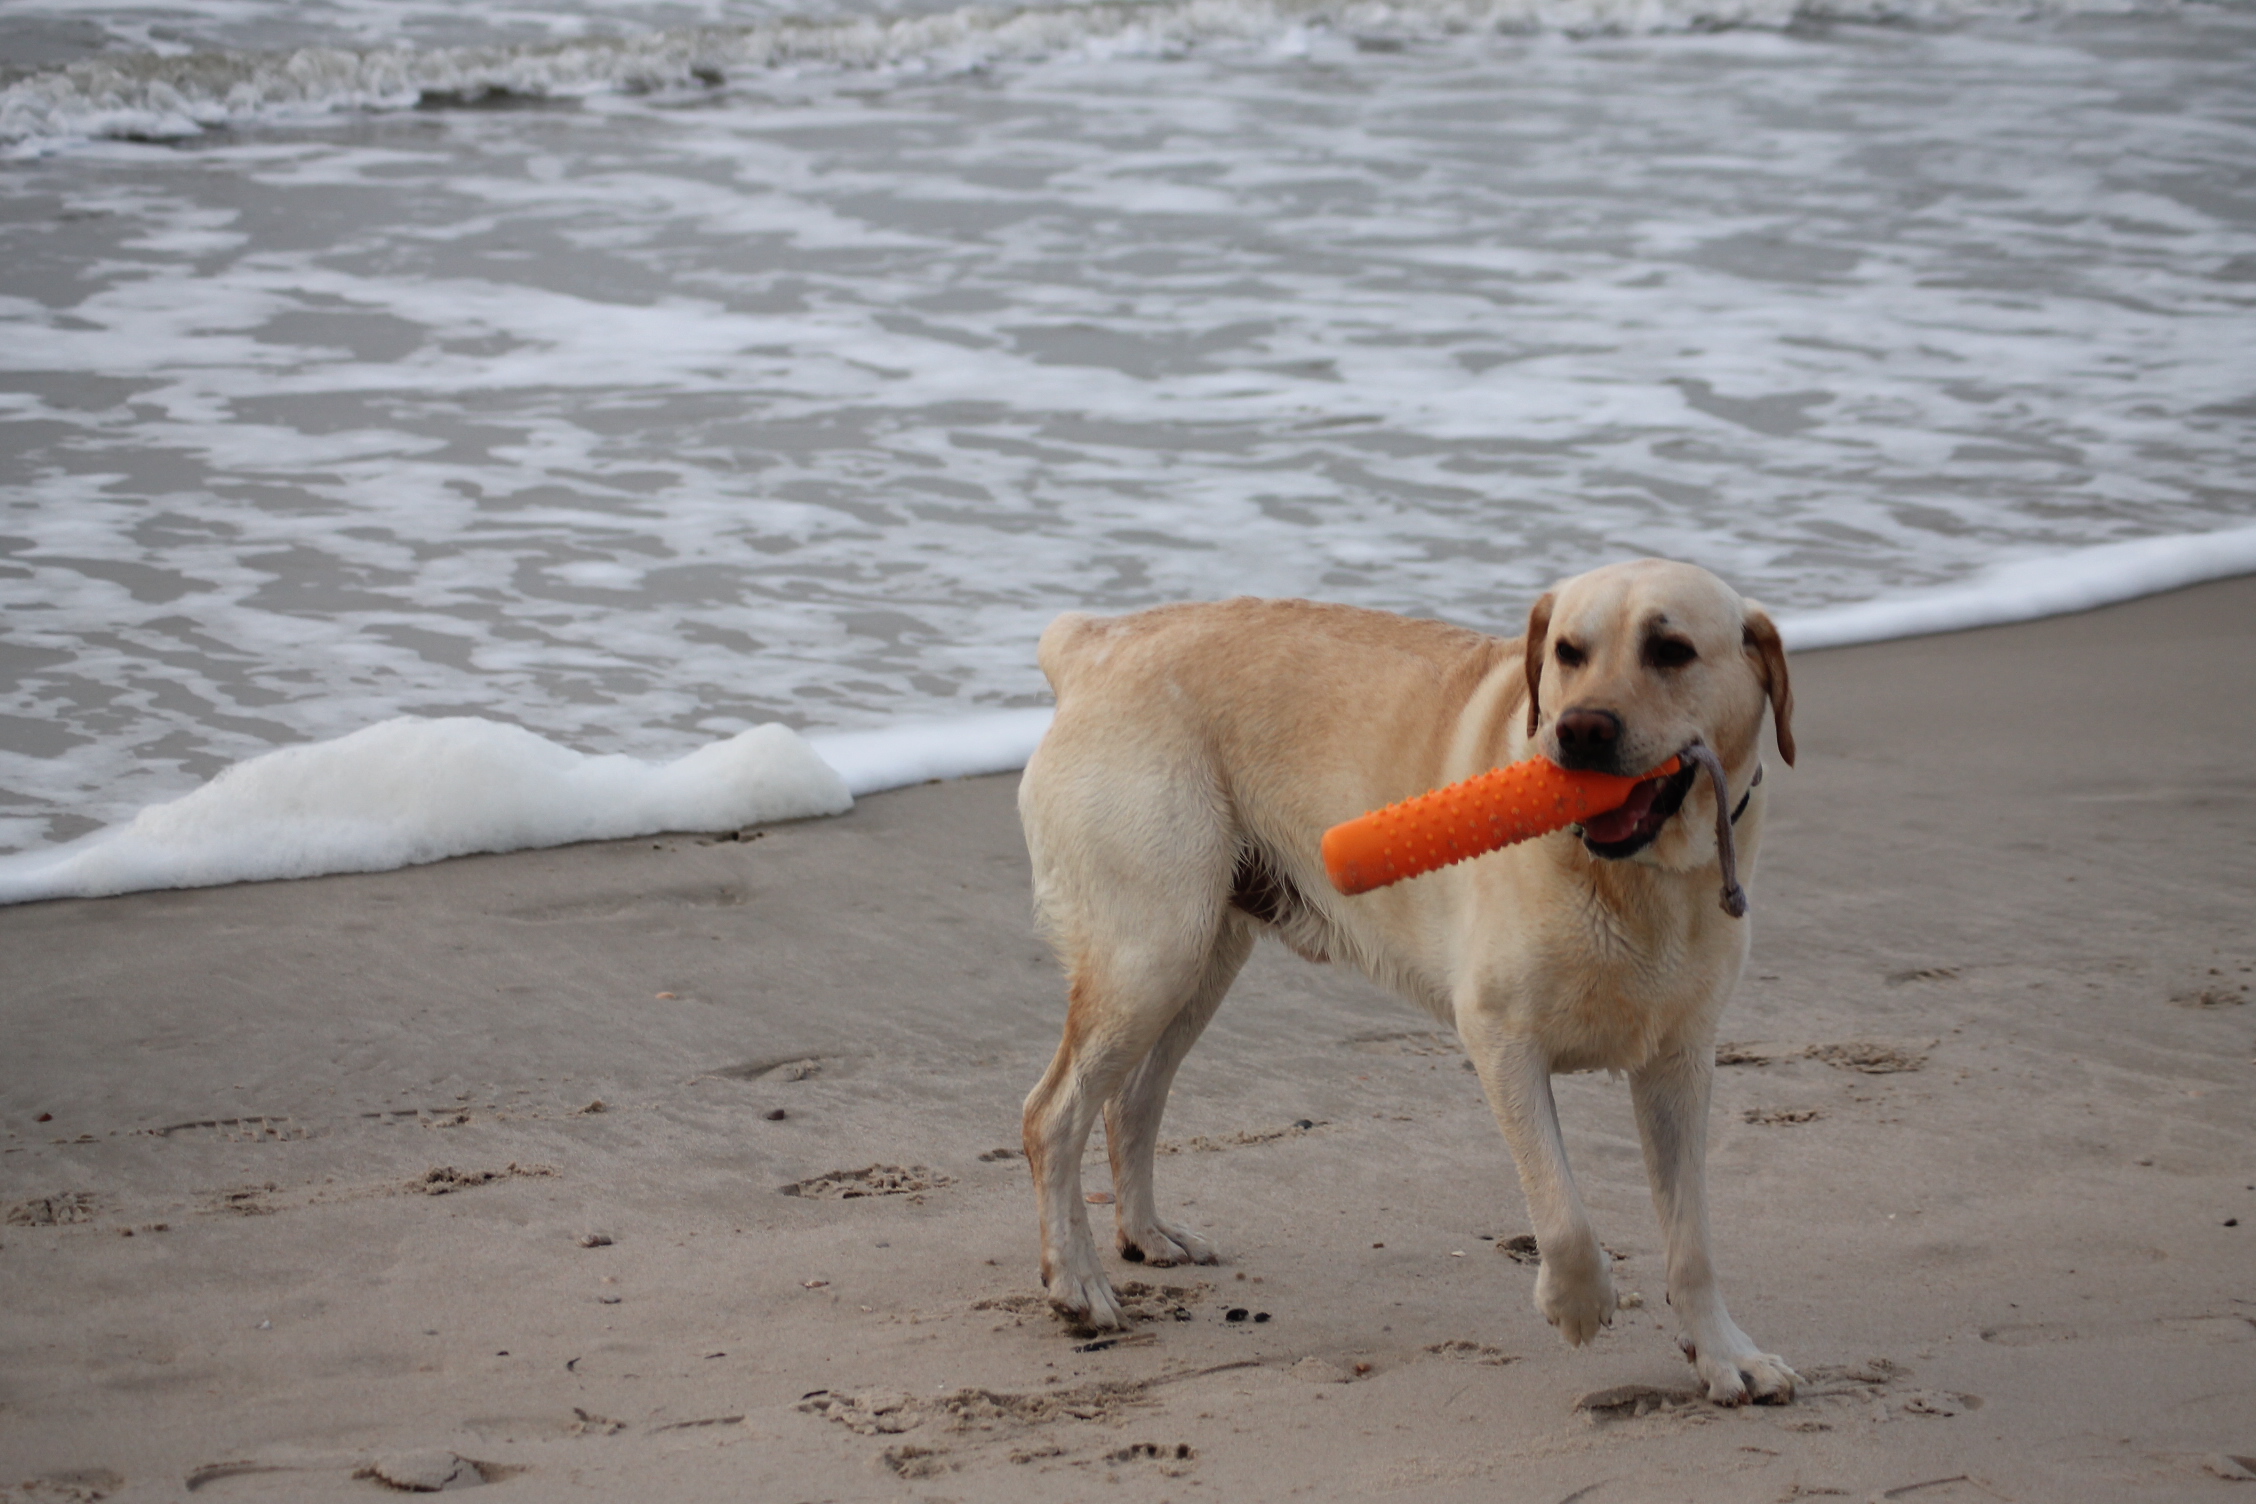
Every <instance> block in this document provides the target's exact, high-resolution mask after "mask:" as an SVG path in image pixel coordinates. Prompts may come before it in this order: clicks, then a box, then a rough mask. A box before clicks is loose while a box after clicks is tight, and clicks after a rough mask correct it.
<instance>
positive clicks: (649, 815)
mask: <svg viewBox="0 0 2256 1504" xmlns="http://www.w3.org/2000/svg"><path fill="white" fill-rule="evenodd" d="M853 802H854V799H853V795H852V794H851V793H849V792H848V790H847V787H846V784H845V782H844V780H842V779H841V778H840V777H839V776H838V774H837V772H836V771H834V770H833V769H832V768H831V766H830V764H829V763H827V762H825V761H823V759H822V758H821V757H819V756H817V755H816V754H815V751H814V749H813V748H812V747H810V746H808V745H807V743H806V741H805V740H804V739H803V738H801V737H800V736H799V735H798V733H796V732H794V731H792V730H791V728H789V727H788V726H780V725H768V726H756V727H754V728H753V729H752V730H750V731H746V732H742V733H740V734H739V735H736V736H732V737H730V738H729V739H728V740H726V741H722V742H715V743H713V744H711V745H710V746H706V747H701V748H699V749H698V750H697V751H695V752H692V753H690V754H689V755H688V756H687V757H683V758H680V759H678V760H676V761H674V762H670V763H648V762H644V761H642V760H640V759H639V758H633V757H625V756H616V755H614V756H609V757H590V756H587V755H586V754H584V753H579V752H574V751H572V750H571V749H570V748H568V747H560V746H558V745H557V744H556V743H554V742H552V741H549V740H547V739H546V738H544V737H541V736H538V735H536V734H535V733H533V732H530V731H527V730H525V729H524V728H523V727H520V726H511V725H506V724H504V723H502V722H499V721H488V720H481V719H478V718H476V717H471V716H456V717H449V718H446V719H444V720H421V719H418V718H416V717H413V716H401V717H398V718H396V719H393V720H388V721H382V722H379V723H378V724H376V725H374V726H370V727H367V728H366V729H364V730H361V731H356V732H354V733H353V734H352V735H350V736H344V737H339V738H337V739H336V740H334V741H326V742H313V743H309V744H307V745H304V746H296V747H283V748H281V749H279V750H277V751H273V752H269V753H266V754H265V755H264V756H261V757H254V758H251V759H250V760H249V761H247V762H241V763H237V764H236V765H235V766H234V767H232V768H229V769H227V770H226V771H225V772H223V773H221V774H220V775H219V776H218V777H217V778H214V779H213V780H212V781H211V782H210V783H207V784H205V785H204V786H203V787H202V788H200V789H197V790H196V791H195V792H194V793H192V794H189V795H187V796H185V797H184V798H180V799H175V800H173V801H171V802H170V803H167V804H156V805H151V806H150V807H148V808H147V809H144V810H142V811H141V813H140V814H138V815H136V816H134V818H133V819H132V820H130V821H128V822H127V823H125V824H123V825H118V826H112V827H111V828H110V829H108V830H101V831H96V832H95V833H94V834H92V835H89V836H85V837H82V838H81V839H79V840H76V841H72V842H69V843H68V844H66V845H63V846H58V847H54V848H52V849H50V850H45V851H37V852H28V853H25V854H23V855H19V856H12V857H6V858H0V903H25V902H29V901H31V900H34V899H41V898H95V897H102V896H106V895H108V894H113V893H132V892H139V891H142V890H146V889H150V888H201V887H210V886H213V885H215V884H218V883H236V882H258V881H265V880H269V879H273V878H286V877H316V876H320V875H322V874H325V873H334V872H383V871H388V870H390V869H392V868H395V867H409V866H414V865H416V864H418V863H421V862H435V861H438V860H440V859H442V858H445V857H450V856H467V855H470V854H471V853H473V852H486V851H518V850H523V849H525V848H527V847H534V846H561V845H565V844H568V843H570V842H573V841H600V840H613V839H617V838H620V837H624V836H638V835H649V834H652V833H654V832H657V831H666V830H733V829H736V828H737V827H740V826H744V825H752V824H757V823H761V822H764V821H771V820H788V819H797V818H801V817H804V816H808V815H835V814H838V813H840V812H841V811H843V810H846V809H848V808H850V807H852V805H853Z"/></svg>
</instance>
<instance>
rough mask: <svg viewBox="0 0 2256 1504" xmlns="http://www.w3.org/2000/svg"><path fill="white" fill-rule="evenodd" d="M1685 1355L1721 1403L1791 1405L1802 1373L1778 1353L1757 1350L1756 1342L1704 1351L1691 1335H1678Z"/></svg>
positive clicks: (1711, 1393) (1710, 1395) (1712, 1394)
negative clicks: (1790, 1365) (1722, 1349)
mask: <svg viewBox="0 0 2256 1504" xmlns="http://www.w3.org/2000/svg"><path fill="white" fill-rule="evenodd" d="M1676 1344H1677V1346H1679V1347H1681V1348H1683V1349H1684V1356H1685V1358H1686V1359H1687V1360H1689V1361H1690V1363H1691V1364H1692V1366H1693V1368H1694V1369H1696V1370H1697V1371H1698V1372H1699V1375H1700V1381H1701V1382H1702V1383H1704V1384H1706V1385H1707V1386H1708V1398H1709V1399H1711V1400H1713V1401H1714V1402H1715V1403H1717V1404H1719V1405H1746V1404H1755V1405H1791V1404H1792V1403H1794V1386H1795V1385H1797V1384H1799V1383H1800V1382H1801V1381H1802V1376H1801V1375H1800V1374H1798V1373H1796V1372H1794V1370H1793V1369H1791V1368H1788V1367H1787V1366H1786V1360H1785V1359H1784V1358H1781V1357H1779V1356H1778V1354H1776V1353H1766V1352H1758V1351H1757V1350H1756V1348H1755V1346H1754V1344H1753V1343H1751V1342H1749V1343H1747V1344H1746V1345H1745V1346H1744V1347H1741V1348H1736V1349H1735V1350H1727V1351H1721V1352H1717V1353H1714V1354H1710V1353H1706V1352H1702V1351H1701V1350H1700V1349H1699V1347H1698V1346H1697V1345H1696V1344H1694V1342H1693V1341H1692V1339H1691V1338H1689V1337H1679V1338H1677V1339H1676Z"/></svg>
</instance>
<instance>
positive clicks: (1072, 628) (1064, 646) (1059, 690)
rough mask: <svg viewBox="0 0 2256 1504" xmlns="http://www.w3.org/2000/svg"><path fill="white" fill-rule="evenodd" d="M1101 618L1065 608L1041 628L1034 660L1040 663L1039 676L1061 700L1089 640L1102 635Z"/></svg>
mask: <svg viewBox="0 0 2256 1504" xmlns="http://www.w3.org/2000/svg"><path fill="white" fill-rule="evenodd" d="M1104 626H1105V623H1104V619H1103V618H1102V617H1097V616H1091V615H1090V614H1089V613H1088V612H1086V611H1068V612H1066V613H1065V614H1064V615H1063V616H1060V617H1059V618H1058V619H1057V620H1056V621H1053V622H1051V623H1050V624H1049V625H1048V626H1047V627H1045V628H1043V629H1042V640H1041V642H1040V643H1039V644H1038V645H1037V646H1036V647H1035V649H1034V658H1035V661H1036V662H1038V663H1040V664H1041V665H1042V677H1043V678H1045V679H1047V680H1049V681H1050V692H1051V693H1052V694H1054V695H1056V696H1057V697H1058V699H1059V700H1060V701H1061V702H1062V701H1063V700H1064V699H1065V693H1066V686H1067V685H1068V684H1070V683H1071V682H1072V680H1073V677H1074V673H1075V671H1076V670H1077V669H1079V667H1080V666H1081V664H1082V662H1083V661H1084V660H1085V659H1086V657H1087V648H1088V646H1089V644H1090V641H1091V640H1092V639H1094V638H1099V637H1102V636H1103V635H1104Z"/></svg>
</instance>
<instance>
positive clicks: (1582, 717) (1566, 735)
mask: <svg viewBox="0 0 2256 1504" xmlns="http://www.w3.org/2000/svg"><path fill="white" fill-rule="evenodd" d="M1621 733H1622V723H1621V717H1620V716H1618V715H1615V714H1614V713H1613V712H1612V711H1610V710H1563V711H1561V712H1559V719H1558V721H1557V722H1556V723H1555V724H1554V725H1553V727H1552V734H1553V735H1555V736H1556V737H1557V738H1558V740H1559V762H1560V765H1561V766H1562V767H1569V768H1592V769H1605V768H1609V767H1611V766H1612V765H1613V761H1614V748H1615V744H1616V743H1618V742H1620V740H1621Z"/></svg>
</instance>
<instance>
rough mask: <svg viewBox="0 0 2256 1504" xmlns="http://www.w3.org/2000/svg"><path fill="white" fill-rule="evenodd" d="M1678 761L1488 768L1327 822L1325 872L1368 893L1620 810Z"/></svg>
mask: <svg viewBox="0 0 2256 1504" xmlns="http://www.w3.org/2000/svg"><path fill="white" fill-rule="evenodd" d="M1682 766H1683V764H1682V762H1681V761H1680V760H1679V759H1677V758H1674V757H1672V758H1670V759H1669V760H1668V761H1667V762H1664V763H1662V764H1661V765H1660V766H1659V767H1657V768H1655V769H1653V770H1652V771H1651V772H1649V773H1640V774H1638V775H1637V776H1636V777H1634V778H1623V777H1619V776H1617V775H1615V774H1612V773H1588V772H1573V771H1570V770H1568V769H1566V768H1562V767H1560V766H1559V765H1558V764H1557V763H1555V762H1552V761H1551V760H1550V759H1549V758H1544V757H1531V758H1529V759H1528V760H1527V761H1526V762H1516V763H1512V764H1510V765H1509V766H1506V767H1501V768H1491V769H1489V770H1488V771H1487V772H1485V773H1481V774H1477V775H1475V776H1474V777H1471V778H1468V779H1466V780H1465V781H1464V782H1463V783H1453V784H1451V785H1449V787H1447V788H1443V789H1435V790H1434V791H1433V792H1432V793H1430V794H1420V795H1419V796H1418V797H1417V798H1415V799H1405V800H1403V801H1402V802H1401V803H1400V804H1390V805H1388V806H1387V807H1386V808H1384V809H1375V810H1373V811H1371V812H1370V813H1369V814H1367V815H1360V816H1357V817H1356V818H1355V819H1353V820H1349V821H1347V822H1346V823H1345V824H1342V825H1335V826H1333V827H1332V828H1331V829H1330V830H1327V831H1325V832H1324V870H1325V871H1326V872H1328V873H1330V874H1331V878H1332V886H1333V887H1335V888H1337V889H1339V890H1340V891H1341V892H1342V893H1368V892H1370V891H1371V889H1373V888H1383V887H1385V886H1386V885H1387V884H1389V883H1398V882H1401V881H1402V880H1403V879H1404V878H1406V877H1416V876H1417V875H1418V874H1419V873H1421V872H1431V871H1433V870H1434V869H1435V868H1436V867H1447V866H1450V865H1452V864H1454V863H1457V862H1462V861H1465V860H1467V859H1469V858H1472V857H1476V856H1480V855H1481V854H1483V853H1484V852H1490V851H1494V850H1496V849H1497V848H1498V847H1499V846H1510V845H1512V844H1513V843H1514V842H1517V841H1528V840H1533V839H1534V838H1535V837H1537V836H1541V835H1549V834H1550V833H1551V832H1552V831H1554V830H1557V829H1559V828H1560V827H1561V826H1566V825H1572V824H1574V823H1575V822H1576V821H1577V820H1585V819H1588V818H1590V817H1591V816H1593V815H1602V814H1605V813H1607V812H1608V811H1610V810H1616V809H1619V808H1621V807H1622V805H1624V804H1626V803H1627V802H1628V801H1629V791H1630V790H1631V789H1633V788H1635V787H1637V785H1639V784H1640V783H1643V782H1644V781H1645V780H1646V779H1648V778H1664V777H1666V776H1668V775H1669V774H1671V773H1674V772H1676V771H1677V770H1678V769H1679V768H1680V767H1682Z"/></svg>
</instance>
